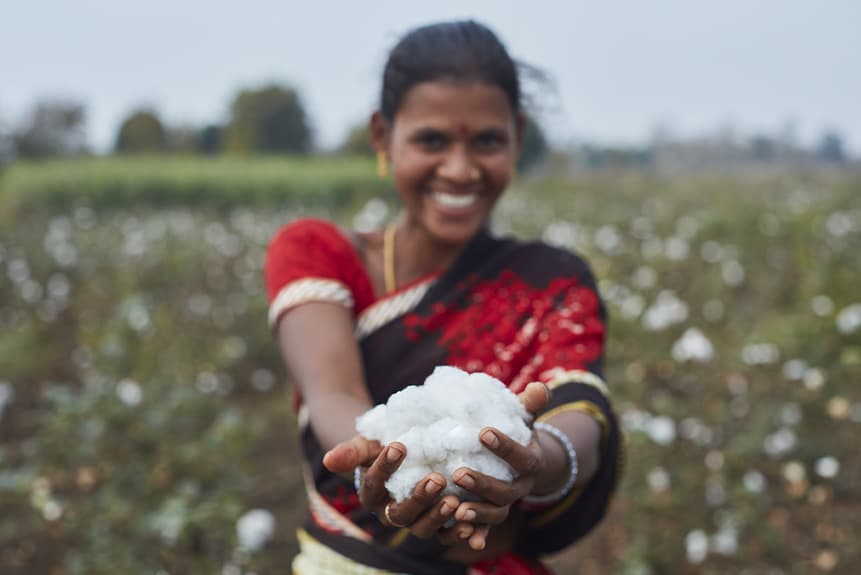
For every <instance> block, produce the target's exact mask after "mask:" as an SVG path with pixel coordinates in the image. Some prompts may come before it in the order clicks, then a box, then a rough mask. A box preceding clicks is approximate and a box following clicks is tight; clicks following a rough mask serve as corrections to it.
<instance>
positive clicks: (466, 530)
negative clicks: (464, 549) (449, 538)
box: [457, 527, 473, 539]
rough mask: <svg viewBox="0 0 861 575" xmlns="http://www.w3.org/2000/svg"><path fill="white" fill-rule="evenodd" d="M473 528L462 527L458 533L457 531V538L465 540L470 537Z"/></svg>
mask: <svg viewBox="0 0 861 575" xmlns="http://www.w3.org/2000/svg"><path fill="white" fill-rule="evenodd" d="M472 532H473V528H472V527H463V528H461V530H460V531H458V534H457V536H458V537H460V538H461V539H467V538H468V537H469V536H470V535H472Z"/></svg>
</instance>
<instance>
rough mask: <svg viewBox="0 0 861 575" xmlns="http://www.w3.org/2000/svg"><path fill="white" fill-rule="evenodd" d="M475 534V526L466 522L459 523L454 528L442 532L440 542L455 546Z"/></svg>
mask: <svg viewBox="0 0 861 575" xmlns="http://www.w3.org/2000/svg"><path fill="white" fill-rule="evenodd" d="M473 532H475V525H473V524H472V523H467V522H464V521H458V522H457V523H455V524H454V526H453V527H450V528H449V529H443V530H442V531H440V534H439V540H440V542H441V543H442V544H443V545H449V546H451V545H455V544H457V543H460V542H461V541H463V540H464V539H469V537H470V536H471V535H472V534H473Z"/></svg>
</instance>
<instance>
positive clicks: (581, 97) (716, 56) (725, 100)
mask: <svg viewBox="0 0 861 575" xmlns="http://www.w3.org/2000/svg"><path fill="white" fill-rule="evenodd" d="M374 8H376V10H374V12H373V13H372V12H369V9H368V8H367V7H362V6H354V5H344V4H343V3H339V2H334V1H332V0H329V1H323V2H318V3H316V4H314V5H310V4H309V5H303V6H301V7H296V4H295V3H277V2H273V1H269V0H254V1H251V2H249V3H247V4H245V5H243V6H242V7H241V8H240V7H238V5H237V6H231V5H230V4H229V3H225V2H216V3H205V2H202V1H201V0H191V1H189V2H186V3H183V4H182V5H180V6H173V5H170V4H168V3H167V2H166V1H165V0H155V1H154V2H152V3H150V4H148V5H147V6H146V7H143V8H142V7H132V8H130V7H125V6H117V5H115V4H112V3H109V2H107V1H106V0H84V1H82V2H81V3H78V4H75V5H60V6H57V5H55V4H54V3H51V2H50V1H48V0H36V1H34V2H30V3H28V4H26V5H20V4H15V5H14V6H13V5H12V4H11V2H10V1H7V0H2V2H0V10H2V14H3V18H2V20H3V21H4V22H5V25H4V26H3V28H4V30H3V34H2V35H0V63H2V68H3V69H4V71H5V74H4V89H3V90H2V91H0V123H2V124H3V125H5V126H6V127H7V128H15V127H17V126H19V125H20V124H21V123H23V122H24V121H26V119H27V117H28V115H29V113H30V111H31V109H32V107H33V105H34V104H35V103H36V102H37V101H40V100H44V99H68V100H73V101H79V102H80V103H82V104H83V105H84V106H85V108H86V111H87V123H86V125H87V142H88V144H89V145H90V147H91V148H92V149H93V150H94V151H96V152H97V153H104V152H107V151H110V149H111V148H112V147H113V143H114V139H115V137H116V133H117V131H118V130H119V126H120V124H121V122H122V120H123V119H124V118H125V117H127V116H128V115H129V114H130V113H132V112H133V111H134V110H136V109H138V108H141V107H150V108H152V109H154V110H155V111H156V112H157V113H158V115H159V117H160V118H161V120H162V122H163V123H164V124H165V126H167V127H180V126H185V125H194V126H197V127H202V126H203V125H205V124H210V123H223V122H224V121H225V120H226V117H227V109H228V106H229V104H230V100H231V98H232V97H233V96H234V95H235V94H236V93H237V92H238V91H239V90H240V89H245V88H252V87H255V86H262V85H265V84H268V83H273V82H274V83H279V84H283V85H288V86H291V87H294V88H296V89H297V90H298V92H299V93H300V94H301V96H302V99H303V103H304V104H305V109H306V111H307V113H308V116H309V119H310V122H311V125H312V128H313V131H314V134H315V143H316V147H317V148H318V149H321V150H327V149H332V148H334V147H335V146H337V145H338V144H339V143H340V142H341V141H342V140H343V138H344V137H345V136H346V133H347V132H348V130H349V129H350V128H352V127H353V126H355V125H356V124H358V123H360V122H362V121H363V120H364V118H366V117H367V115H369V114H370V112H371V110H372V109H373V108H374V102H375V100H376V96H377V90H378V83H379V73H380V71H381V69H382V66H383V63H384V59H385V56H386V53H387V50H388V49H389V48H390V47H391V45H392V44H393V43H394V41H395V40H396V39H397V37H399V36H400V35H401V34H402V33H403V32H405V31H406V30H408V29H410V28H412V27H414V26H415V25H418V24H422V23H428V22H432V21H436V20H442V19H454V18H464V17H473V18H475V19H477V20H480V21H482V22H484V23H486V24H487V25H488V26H490V27H491V28H492V29H493V30H494V31H495V32H497V34H498V35H499V36H500V38H501V39H502V40H503V42H504V43H505V44H506V45H507V46H508V48H509V50H510V52H511V53H512V55H513V56H514V57H515V58H517V59H522V60H524V61H526V62H528V63H530V64H533V65H535V66H537V67H539V68H540V69H542V70H544V71H546V72H547V74H548V75H549V76H550V77H551V78H553V80H554V83H553V84H554V86H555V88H553V89H549V88H547V87H546V86H538V89H539V90H540V92H541V94H540V95H541V104H542V107H543V108H545V113H543V114H539V115H538V117H539V120H540V121H541V124H542V126H543V127H544V129H545V131H546V132H547V134H548V136H549V137H550V139H551V141H552V142H553V143H554V144H555V145H556V146H557V147H565V146H568V145H572V144H580V143H593V144H598V145H616V146H642V145H646V144H648V143H649V142H650V141H652V139H653V137H654V135H655V134H656V133H658V132H660V131H665V132H668V133H670V134H673V135H676V136H678V137H679V138H680V139H691V138H698V137H707V136H714V135H716V134H718V133H721V132H723V133H727V132H729V131H732V132H733V133H735V134H736V135H737V136H738V137H739V138H740V139H747V138H749V137H752V136H754V135H768V136H772V137H778V136H780V137H783V136H786V137H788V138H791V139H794V140H795V141H797V142H798V143H799V145H801V146H803V147H805V148H811V147H814V146H816V145H817V144H818V142H819V140H820V139H821V138H822V136H823V134H824V133H825V132H826V131H834V132H836V133H838V134H839V135H840V136H841V137H842V139H843V143H844V148H845V150H846V152H847V154H848V155H849V156H850V157H858V156H859V153H861V111H859V110H858V106H857V102H859V101H861V78H859V77H858V75H857V74H850V73H848V71H849V70H851V69H853V67H852V66H853V65H854V64H855V62H854V60H855V59H856V58H853V56H856V57H857V55H858V54H861V36H859V35H858V34H857V33H854V31H853V28H854V25H855V24H856V23H857V22H858V21H861V18H859V17H858V16H861V5H858V4H857V3H853V2H850V1H838V0H830V1H826V2H812V1H809V0H805V1H803V2H796V3H793V5H792V6H786V5H784V3H781V2H777V1H776V0H766V1H763V2H761V3H758V4H756V5H754V6H748V5H747V4H745V3H743V2H741V0H732V1H729V2H724V3H722V4H721V5H720V6H705V7H704V6H690V5H688V4H687V3H685V2H683V1H682V0H662V1H659V2H656V3H652V4H649V6H648V7H646V6H642V5H638V4H635V3H633V2H622V1H619V2H612V3H608V4H604V5H601V6H594V5H591V4H589V3H586V2H572V3H568V4H564V5H560V4H559V3H557V2H548V1H543V2H536V3H531V4H530V6H528V7H524V6H523V5H520V4H517V3H515V2H511V1H505V2H492V1H488V0H483V1H476V2H470V3H467V4H465V5H464V4H463V3H459V2H453V1H450V0H441V1H439V2H437V3H435V4H434V6H430V7H429V6H406V7H405V6H400V5H398V4H396V3H395V2H393V1H392V0H385V1H383V2H378V3H377V4H375V6H374ZM45 14H49V15H50V18H46V17H45ZM295 14H298V15H299V17H298V18H296V17H294V16H295ZM333 14H336V15H338V14H339V15H340V16H339V17H337V18H333V17H332V15H333ZM167 15H169V17H166V16H167ZM129 24H134V27H133V29H129ZM34 30H38V32H39V34H38V35H37V36H35V37H37V38H40V39H41V40H40V41H35V42H34V41H33V38H34V34H33V32H34ZM46 38H47V39H49V40H47V41H46V40H45V39H46ZM226 38H230V39H231V40H232V41H230V42H227V41H226V40H225V39H226ZM334 39H336V40H337V41H333V40H334ZM344 94H348V96H346V97H345V96H344ZM730 128H731V130H730Z"/></svg>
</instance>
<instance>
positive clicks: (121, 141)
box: [0, 84, 548, 168]
mask: <svg viewBox="0 0 861 575" xmlns="http://www.w3.org/2000/svg"><path fill="white" fill-rule="evenodd" d="M85 127H86V110H85V108H84V106H83V105H82V104H80V103H77V102H70V101H45V102H40V103H38V104H37V105H36V106H35V107H34V109H33V111H32V113H31V114H30V117H29V118H28V119H27V120H26V121H25V122H24V123H22V124H21V125H19V126H17V127H15V128H14V129H8V128H7V129H3V125H2V123H0V161H2V160H3V159H4V157H5V159H6V160H10V159H14V158H21V159H41V158H50V157H58V156H64V157H68V156H78V155H86V154H88V153H89V149H88V146H87V141H86V132H85ZM316 150H317V147H316V145H315V141H314V133H313V130H312V128H311V121H310V118H309V115H308V112H307V111H306V108H305V105H304V103H303V101H302V98H301V96H300V94H299V92H298V91H297V90H296V89H295V88H293V87H290V86H286V85H279V84H269V85H264V86H260V87H255V88H248V89H243V90H241V91H240V92H239V93H238V94H236V96H235V97H234V98H233V100H232V102H231V104H230V107H229V114H228V118H227V120H226V121H225V122H223V123H218V122H213V123H209V124H206V125H203V126H170V125H167V124H166V123H165V122H164V121H163V120H162V119H161V118H160V117H159V115H158V112H157V111H156V110H155V109H152V108H139V109H135V110H132V111H131V112H130V113H129V114H128V115H127V116H126V117H125V118H124V119H123V120H122V121H121V122H120V125H119V126H118V128H117V132H116V136H115V138H114V143H113V147H112V150H111V151H112V152H113V153H115V154H124V155H131V154H201V155H218V154H230V155H251V154H291V155H308V154H312V153H314V152H315V151H316ZM547 150H548V144H547V139H546V137H545V136H544V133H543V131H542V129H541V127H540V126H539V125H538V123H537V122H535V121H534V120H529V122H528V128H527V133H526V143H525V147H524V153H523V157H522V159H521V164H522V165H521V168H528V167H529V166H530V165H532V164H534V163H536V162H537V161H538V160H540V159H541V158H542V157H543V156H544V155H545V154H546V152H547ZM336 152H337V153H341V154H345V155H373V153H374V151H373V148H372V146H371V141H370V136H369V134H368V130H367V126H366V125H364V124H361V125H356V126H354V127H353V128H352V129H350V130H349V131H348V133H347V136H346V137H345V138H344V140H343V142H342V143H341V144H340V145H339V146H338V148H337V150H336Z"/></svg>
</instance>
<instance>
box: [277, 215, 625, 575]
mask: <svg viewBox="0 0 861 575" xmlns="http://www.w3.org/2000/svg"><path fill="white" fill-rule="evenodd" d="M296 229H298V230H299V231H296ZM306 243H309V244H311V245H316V246H318V247H319V246H327V247H326V248H325V249H316V250H309V249H306ZM310 251H315V253H316V255H315V256H314V257H313V258H309V257H308V253H309V252H310ZM297 254H298V255H297ZM282 259H286V260H289V262H290V263H289V264H285V263H284V262H283V261H282ZM266 273H267V286H268V287H269V293H270V301H271V302H274V300H275V299H276V297H277V295H278V294H279V293H282V292H283V291H284V290H285V289H290V286H291V284H295V283H296V282H300V281H302V280H303V279H308V278H313V279H317V278H325V279H330V280H333V281H337V282H339V283H341V284H343V285H344V286H346V287H347V288H348V289H349V291H350V295H351V296H352V298H353V301H354V307H353V308H352V309H353V312H354V316H355V318H356V330H355V332H356V337H357V341H358V344H359V347H360V351H361V354H362V360H363V369H364V378H365V382H366V384H367V386H368V390H369V392H370V393H371V396H372V398H373V400H374V402H375V403H384V402H385V401H386V400H387V399H388V397H389V396H390V395H391V394H393V393H395V392H397V391H399V390H401V389H403V388H404V387H406V386H408V385H414V384H420V383H421V382H423V381H424V379H425V378H426V377H427V376H428V375H429V374H430V373H431V372H432V371H433V369H434V367H436V366H437V365H453V366H457V367H460V368H461V369H464V370H466V371H470V372H474V371H482V372H485V373H489V374H490V375H493V376H494V377H496V378H498V379H500V380H501V381H502V382H504V383H505V384H506V385H508V386H509V388H510V389H512V391H515V392H517V391H520V390H522V389H523V388H525V387H526V385H527V384H528V383H529V382H531V381H542V382H544V383H546V384H548V386H549V387H551V389H552V397H551V401H550V404H549V405H548V407H547V409H546V411H545V413H544V414H542V415H541V416H540V418H542V419H546V418H547V417H550V416H552V415H553V414H554V413H558V412H560V411H567V410H575V411H580V412H583V413H587V414H589V415H590V416H592V417H594V418H595V420H596V421H598V423H599V424H600V425H601V428H602V441H601V454H600V461H601V465H600V469H599V471H598V473H597V475H596V477H595V478H594V479H593V480H592V481H591V482H590V483H589V484H588V485H586V486H585V487H583V488H582V489H579V490H575V492H572V493H571V494H570V495H569V496H568V497H566V498H564V499H563V500H562V501H560V502H558V503H554V504H552V505H544V506H524V507H523V508H522V509H521V515H522V521H523V522H524V527H523V529H521V535H520V537H519V539H518V542H517V548H516V549H515V551H516V553H517V555H510V556H506V557H507V559H504V558H502V557H501V558H498V559H497V560H496V562H494V561H486V562H483V563H482V564H479V565H473V566H472V567H471V568H470V570H469V571H468V570H467V568H466V566H463V565H457V564H453V563H448V562H446V561H443V560H441V559H440V558H441V557H442V556H443V554H444V552H445V548H444V547H442V546H441V544H439V543H438V542H437V541H436V540H419V539H417V538H415V537H412V536H410V535H409V534H408V532H406V531H405V530H398V529H393V528H387V527H384V526H383V525H382V524H381V523H380V522H379V521H378V520H377V519H376V518H375V517H374V516H373V515H372V514H370V513H369V512H367V511H366V510H365V509H364V508H362V507H361V505H360V504H359V502H358V497H357V496H356V493H355V489H354V487H353V485H352V482H351V481H350V480H348V479H345V478H343V477H340V476H336V475H333V474H331V473H329V472H328V470H326V469H325V468H324V467H323V465H322V456H323V451H322V449H321V448H320V446H319V444H318V443H317V440H316V438H315V436H314V433H313V431H312V430H311V428H310V427H306V428H304V429H303V431H302V447H303V451H304V455H305V458H306V465H307V469H308V473H309V481H310V483H311V485H310V486H309V493H311V494H313V495H312V497H319V498H321V500H322V501H324V502H325V504H326V506H325V507H323V508H324V509H326V514H325V517H321V514H320V513H319V512H317V511H314V512H313V513H312V515H311V517H310V518H309V520H308V521H307V522H306V524H305V529H306V531H307V532H308V533H309V534H310V535H311V536H313V537H314V538H315V539H316V540H317V541H318V542H319V543H320V544H322V545H325V546H327V547H329V548H330V549H332V550H333V551H335V552H337V553H340V554H342V555H344V556H346V557H350V558H351V559H354V560H357V561H359V562H360V563H363V564H367V565H369V566H372V567H375V568H378V569H384V570H389V571H393V572H408V573H413V574H414V575H425V574H427V575H439V574H446V575H448V574H452V575H457V574H460V575H466V574H467V573H468V572H469V573H509V572H510V573H521V572H522V573H533V574H534V573H546V571H542V569H543V568H542V567H540V565H539V564H538V563H537V562H536V561H535V560H534V558H535V557H538V556H540V555H542V554H545V553H551V552H554V551H557V550H559V549H562V548H564V547H565V546H567V545H569V544H570V543H571V542H573V541H575V540H577V539H579V538H580V537H582V536H583V535H585V534H586V533H587V532H588V531H589V530H590V529H591V528H592V527H593V526H594V525H595V524H596V523H597V522H598V521H599V520H600V519H601V518H602V517H603V516H604V514H605V512H606V508H607V505H608V502H609V499H610V496H611V494H612V492H613V490H614V488H615V485H616V483H617V478H618V471H619V469H620V467H621V462H620V461H619V457H620V453H621V452H620V450H619V445H620V441H621V437H620V434H619V428H618V425H617V422H616V418H615V415H614V414H613V411H612V409H611V405H610V392H609V388H608V386H607V384H606V383H605V382H604V380H603V376H602V361H603V353H604V337H605V327H604V326H605V317H604V307H603V305H602V302H601V299H600V297H599V295H598V292H597V289H596V287H595V281H594V279H593V277H592V274H591V272H590V270H589V268H588V266H587V265H586V263H585V262H584V261H583V260H582V259H581V258H579V257H577V256H576V255H574V254H572V253H569V252H566V251H563V250H559V249H556V248H551V247H549V246H547V245H545V244H541V243H522V242H517V241H513V240H504V239H497V238H494V237H492V236H490V235H489V234H488V233H487V232H486V231H482V232H481V233H479V234H478V235H477V236H476V237H475V238H474V239H473V240H472V241H471V242H470V243H469V244H468V245H467V246H466V247H465V248H464V250H463V251H462V252H461V254H460V255H459V256H458V258H457V260H456V261H455V262H454V264H453V265H452V267H451V268H450V269H448V270H447V271H446V272H445V273H443V274H441V275H439V276H431V277H428V278H423V279H422V280H420V281H418V282H414V283H413V284H412V285H408V286H404V287H403V288H401V289H400V290H398V291H396V292H394V293H392V294H388V295H386V296H383V297H376V296H374V294H373V290H372V288H370V286H371V285H372V284H371V281H370V279H369V277H368V275H367V272H366V271H365V270H364V267H363V265H362V262H361V258H360V257H359V255H358V252H357V251H356V249H355V248H354V247H353V245H352V244H351V243H350V242H349V240H348V239H346V238H345V237H344V236H343V234H341V233H340V232H339V231H338V230H337V228H335V227H334V226H332V225H331V224H328V223H325V222H321V221H319V220H300V221H298V222H295V223H293V224H290V225H289V226H287V227H286V228H285V230H283V231H282V232H281V233H280V234H279V235H278V236H277V237H276V239H275V240H274V242H273V244H272V246H271V247H270V250H269V255H268V258H267V268H266ZM333 301H334V300H333ZM338 303H340V304H342V305H343V301H339V302H338ZM293 305H299V304H293ZM276 310H277V311H275V312H271V313H272V314H273V315H275V316H276V321H277V317H280V314H282V313H283V311H282V310H280V307H279V308H276ZM297 407H300V408H301V398H299V400H298V402H297ZM315 507H316V508H317V509H319V508H321V506H319V505H317V504H315ZM333 512H334V513H335V514H337V516H336V515H333ZM345 522H346V523H345ZM365 535H367V536H368V537H369V539H370V540H369V541H363V539H364V538H365ZM505 565H509V566H510V565H518V566H519V567H520V568H523V569H527V570H521V571H510V570H506V569H507V568H506V567H505ZM524 566H525V567H524ZM510 569H513V567H511V568H510Z"/></svg>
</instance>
